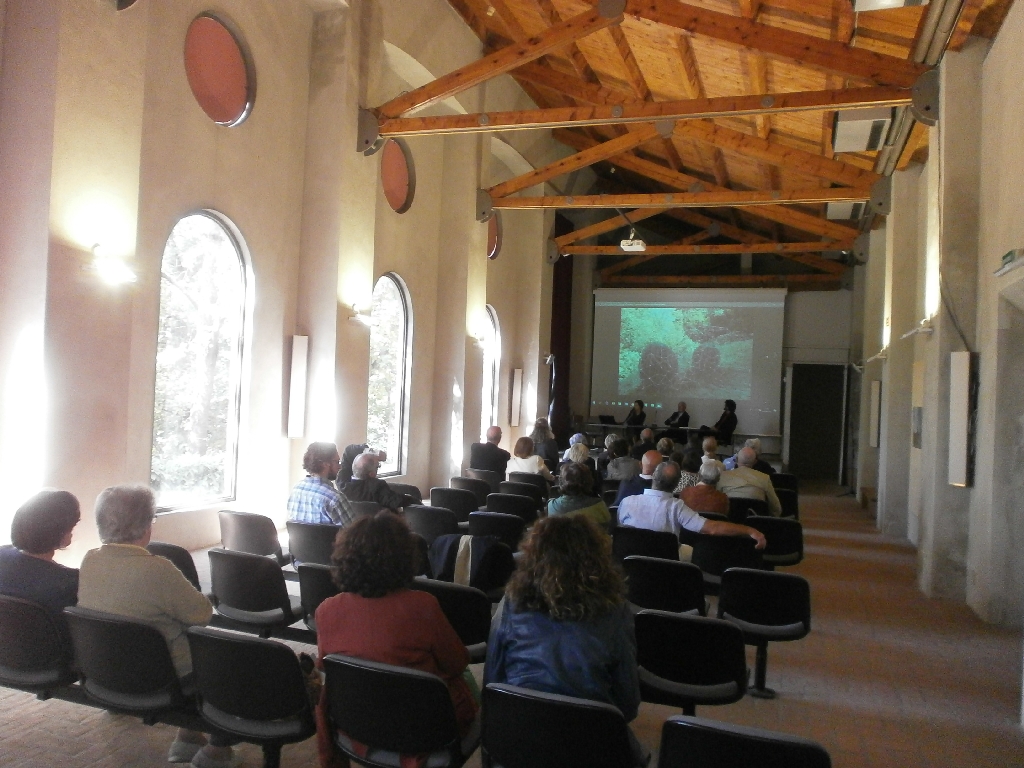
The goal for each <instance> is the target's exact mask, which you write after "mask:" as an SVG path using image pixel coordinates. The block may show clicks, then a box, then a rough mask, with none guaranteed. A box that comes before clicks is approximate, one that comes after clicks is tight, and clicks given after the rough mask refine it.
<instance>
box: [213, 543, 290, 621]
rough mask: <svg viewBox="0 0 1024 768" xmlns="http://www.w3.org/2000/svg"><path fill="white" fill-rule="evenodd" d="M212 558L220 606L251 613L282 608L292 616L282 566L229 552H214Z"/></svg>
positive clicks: (261, 558) (215, 589)
mask: <svg viewBox="0 0 1024 768" xmlns="http://www.w3.org/2000/svg"><path fill="white" fill-rule="evenodd" d="M209 556H210V580H211V581H212V582H213V594H214V595H216V597H217V603H218V607H220V606H229V607H231V608H234V609H236V610H239V611H251V612H257V611H273V610H276V609H282V610H283V611H285V613H286V614H287V613H290V611H291V608H290V602H289V600H288V590H287V588H286V587H285V584H284V574H283V573H282V572H281V566H279V565H277V564H276V563H274V562H273V561H272V560H269V559H267V558H265V557H259V556H258V555H250V554H248V553H246V552H229V551H228V550H226V549H211V550H210V551H209Z"/></svg>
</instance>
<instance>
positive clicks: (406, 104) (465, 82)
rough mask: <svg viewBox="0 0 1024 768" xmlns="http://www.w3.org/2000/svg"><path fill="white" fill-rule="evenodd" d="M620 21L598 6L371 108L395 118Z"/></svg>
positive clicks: (379, 113) (383, 115) (619, 17)
mask: <svg viewBox="0 0 1024 768" xmlns="http://www.w3.org/2000/svg"><path fill="white" fill-rule="evenodd" d="M621 20H622V16H621V15H618V16H603V15H601V12H600V9H599V8H593V9H591V10H589V11H587V12H585V13H581V14H579V15H578V16H574V17H573V18H571V19H568V20H566V21H563V22H562V23H561V24H557V25H555V26H553V27H551V28H550V29H548V30H547V31H546V32H544V33H542V34H540V35H537V36H536V37H534V38H531V39H530V40H528V41H526V42H525V43H516V44H514V45H510V46H506V47H505V48H502V49H501V50H499V51H496V52H495V53H492V54H490V55H489V56H486V57H484V58H483V59H479V60H478V61H474V62H473V63H471V64H467V65H466V66H464V67H459V68H458V69H456V70H455V71H454V72H449V73H448V74H447V75H444V76H442V77H439V78H438V79H437V80H434V81H433V82H430V83H427V84H426V85H423V86H420V87H419V88H416V89H414V90H412V91H409V92H408V93H403V94H402V95H401V96H398V97H396V98H394V99H392V100H391V101H389V102H387V103H386V104H382V105H381V106H380V107H378V108H377V109H376V110H374V111H375V112H376V114H378V115H379V116H381V117H386V118H387V117H398V116H400V115H402V114H405V113H406V112H408V111H410V110H413V109H416V108H418V107H425V106H428V105H430V104H434V103H436V102H438V101H443V100H444V99H447V98H450V97H452V96H455V95H456V94H458V93H461V92H462V91H465V90H466V89H468V88H472V87H473V86H475V85H479V84H480V83H483V82H486V81H487V80H490V79H491V78H493V77H497V76H498V75H501V74H504V73H505V72H508V71H509V70H512V69H515V68H516V67H518V66H520V65H521V64H525V63H526V62H529V61H534V60H535V59H538V58H540V57H541V56H543V55H544V54H546V53H550V52H551V51H555V50H557V49H559V48H563V47H564V46H566V45H567V44H569V43H571V42H573V41H575V40H578V39H579V38H581V37H585V36H586V35H589V34H592V33H594V32H597V31H599V30H602V29H607V28H608V27H610V26H612V25H615V24H618V23H619V22H620V21H621Z"/></svg>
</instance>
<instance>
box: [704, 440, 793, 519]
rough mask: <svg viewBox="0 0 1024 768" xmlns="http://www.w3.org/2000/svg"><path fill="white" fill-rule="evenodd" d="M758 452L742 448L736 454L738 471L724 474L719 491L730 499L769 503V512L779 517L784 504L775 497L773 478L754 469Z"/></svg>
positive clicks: (731, 470) (720, 480)
mask: <svg viewBox="0 0 1024 768" xmlns="http://www.w3.org/2000/svg"><path fill="white" fill-rule="evenodd" d="M755 463H757V452H756V451H755V450H754V449H753V448H741V449H740V452H739V453H737V454H736V469H730V470H729V471H728V472H723V473H722V476H721V477H720V478H719V480H718V490H720V491H722V493H724V494H725V495H726V496H728V497H729V498H730V499H758V500H760V501H767V502H768V510H769V511H770V512H771V513H772V514H773V515H774V516H775V517H778V516H779V515H781V514H782V504H780V503H779V497H778V496H776V495H775V488H774V487H773V486H772V481H771V478H770V477H768V475H766V474H765V473H764V472H758V471H757V470H756V469H754V464H755Z"/></svg>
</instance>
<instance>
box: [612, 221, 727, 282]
mask: <svg viewBox="0 0 1024 768" xmlns="http://www.w3.org/2000/svg"><path fill="white" fill-rule="evenodd" d="M710 237H711V233H710V232H697V233H696V234H693V235H690V236H689V237H684V238H683V239H682V240H680V241H679V242H677V243H674V244H673V245H674V246H675V247H677V248H685V247H686V246H688V245H693V244H695V243H699V242H702V241H704V240H707V239H708V238H710ZM666 247H672V246H666ZM619 253H620V255H622V252H621V251H620V252H619ZM661 255H662V254H660V253H655V252H653V251H652V250H651V249H650V248H648V249H647V250H646V251H645V252H644V253H640V254H633V255H632V256H630V257H629V258H628V259H623V260H622V261H620V262H619V263H617V264H612V265H611V266H610V267H605V268H604V269H602V270H601V277H608V276H610V275H614V274H617V273H619V272H622V271H624V270H627V269H629V268H630V267H635V266H636V265H638V264H644V263H646V262H648V261H651V260H652V259H657V258H658V257H660V256H661Z"/></svg>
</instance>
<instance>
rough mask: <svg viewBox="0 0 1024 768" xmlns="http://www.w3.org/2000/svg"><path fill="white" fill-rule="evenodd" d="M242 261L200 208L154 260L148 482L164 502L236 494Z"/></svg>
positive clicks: (223, 229)
mask: <svg viewBox="0 0 1024 768" xmlns="http://www.w3.org/2000/svg"><path fill="white" fill-rule="evenodd" d="M245 306H246V269H245V263H244V261H243V257H242V250H241V248H240V246H239V241H238V240H236V238H235V236H234V235H233V234H232V232H231V231H230V229H229V227H228V226H227V225H226V222H224V221H222V220H221V219H220V218H219V217H218V216H217V215H215V214H213V213H209V212H205V211H204V212H200V213H193V214H190V215H188V216H185V217H184V218H182V219H180V220H179V221H178V223H177V224H175V225H174V229H172V230H171V235H170V237H168V238H167V244H166V245H165V246H164V254H163V260H162V261H161V263H160V329H159V332H158V337H157V349H156V398H155V402H154V405H153V452H152V462H151V465H150V483H151V484H152V486H153V489H154V490H155V491H156V494H157V504H158V505H159V506H160V507H163V508H169V507H189V506H198V505H201V504H205V503H209V502H215V501H224V500H228V499H233V498H234V497H235V468H236V463H237V461H236V459H237V455H238V422H239V401H240V396H241V373H242V348H243V333H244V330H245Z"/></svg>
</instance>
